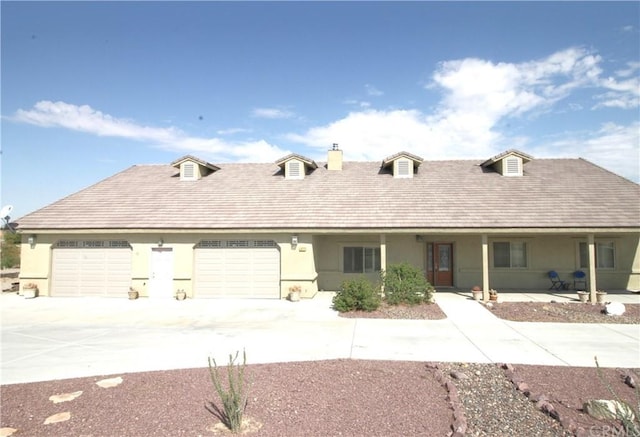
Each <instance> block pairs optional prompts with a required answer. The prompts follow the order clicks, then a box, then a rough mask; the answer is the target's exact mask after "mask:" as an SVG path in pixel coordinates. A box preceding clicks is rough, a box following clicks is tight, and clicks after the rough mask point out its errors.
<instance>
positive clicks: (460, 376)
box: [451, 370, 469, 379]
mask: <svg viewBox="0 0 640 437" xmlns="http://www.w3.org/2000/svg"><path fill="white" fill-rule="evenodd" d="M451 377H452V378H453V379H467V378H468V377H469V375H467V374H466V373H464V372H460V371H457V370H454V371H453V372H451Z"/></svg>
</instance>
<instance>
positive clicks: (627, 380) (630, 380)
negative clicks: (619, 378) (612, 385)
mask: <svg viewBox="0 0 640 437" xmlns="http://www.w3.org/2000/svg"><path fill="white" fill-rule="evenodd" d="M624 383H625V384H627V385H628V386H629V387H631V388H636V380H635V379H633V376H631V375H627V376H625V377H624Z"/></svg>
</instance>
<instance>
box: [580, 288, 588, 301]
mask: <svg viewBox="0 0 640 437" xmlns="http://www.w3.org/2000/svg"><path fill="white" fill-rule="evenodd" d="M578 298H579V299H580V302H583V303H585V302H588V301H589V293H588V292H586V291H578Z"/></svg>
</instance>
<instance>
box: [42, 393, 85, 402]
mask: <svg viewBox="0 0 640 437" xmlns="http://www.w3.org/2000/svg"><path fill="white" fill-rule="evenodd" d="M81 394H82V390H80V391H74V392H73V393H63V394H60V395H53V396H50V397H49V400H50V401H51V402H53V403H54V404H59V403H60V402H67V401H72V400H74V399H75V398H77V397H78V396H80V395H81Z"/></svg>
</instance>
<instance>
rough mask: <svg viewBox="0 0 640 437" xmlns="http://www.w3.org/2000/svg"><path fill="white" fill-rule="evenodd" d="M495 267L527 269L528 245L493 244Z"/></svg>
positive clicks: (512, 243)
mask: <svg viewBox="0 0 640 437" xmlns="http://www.w3.org/2000/svg"><path fill="white" fill-rule="evenodd" d="M493 266H494V267H497V268H512V269H521V268H526V267H527V243H524V242H521V241H509V242H503V241H500V242H495V243H493Z"/></svg>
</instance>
